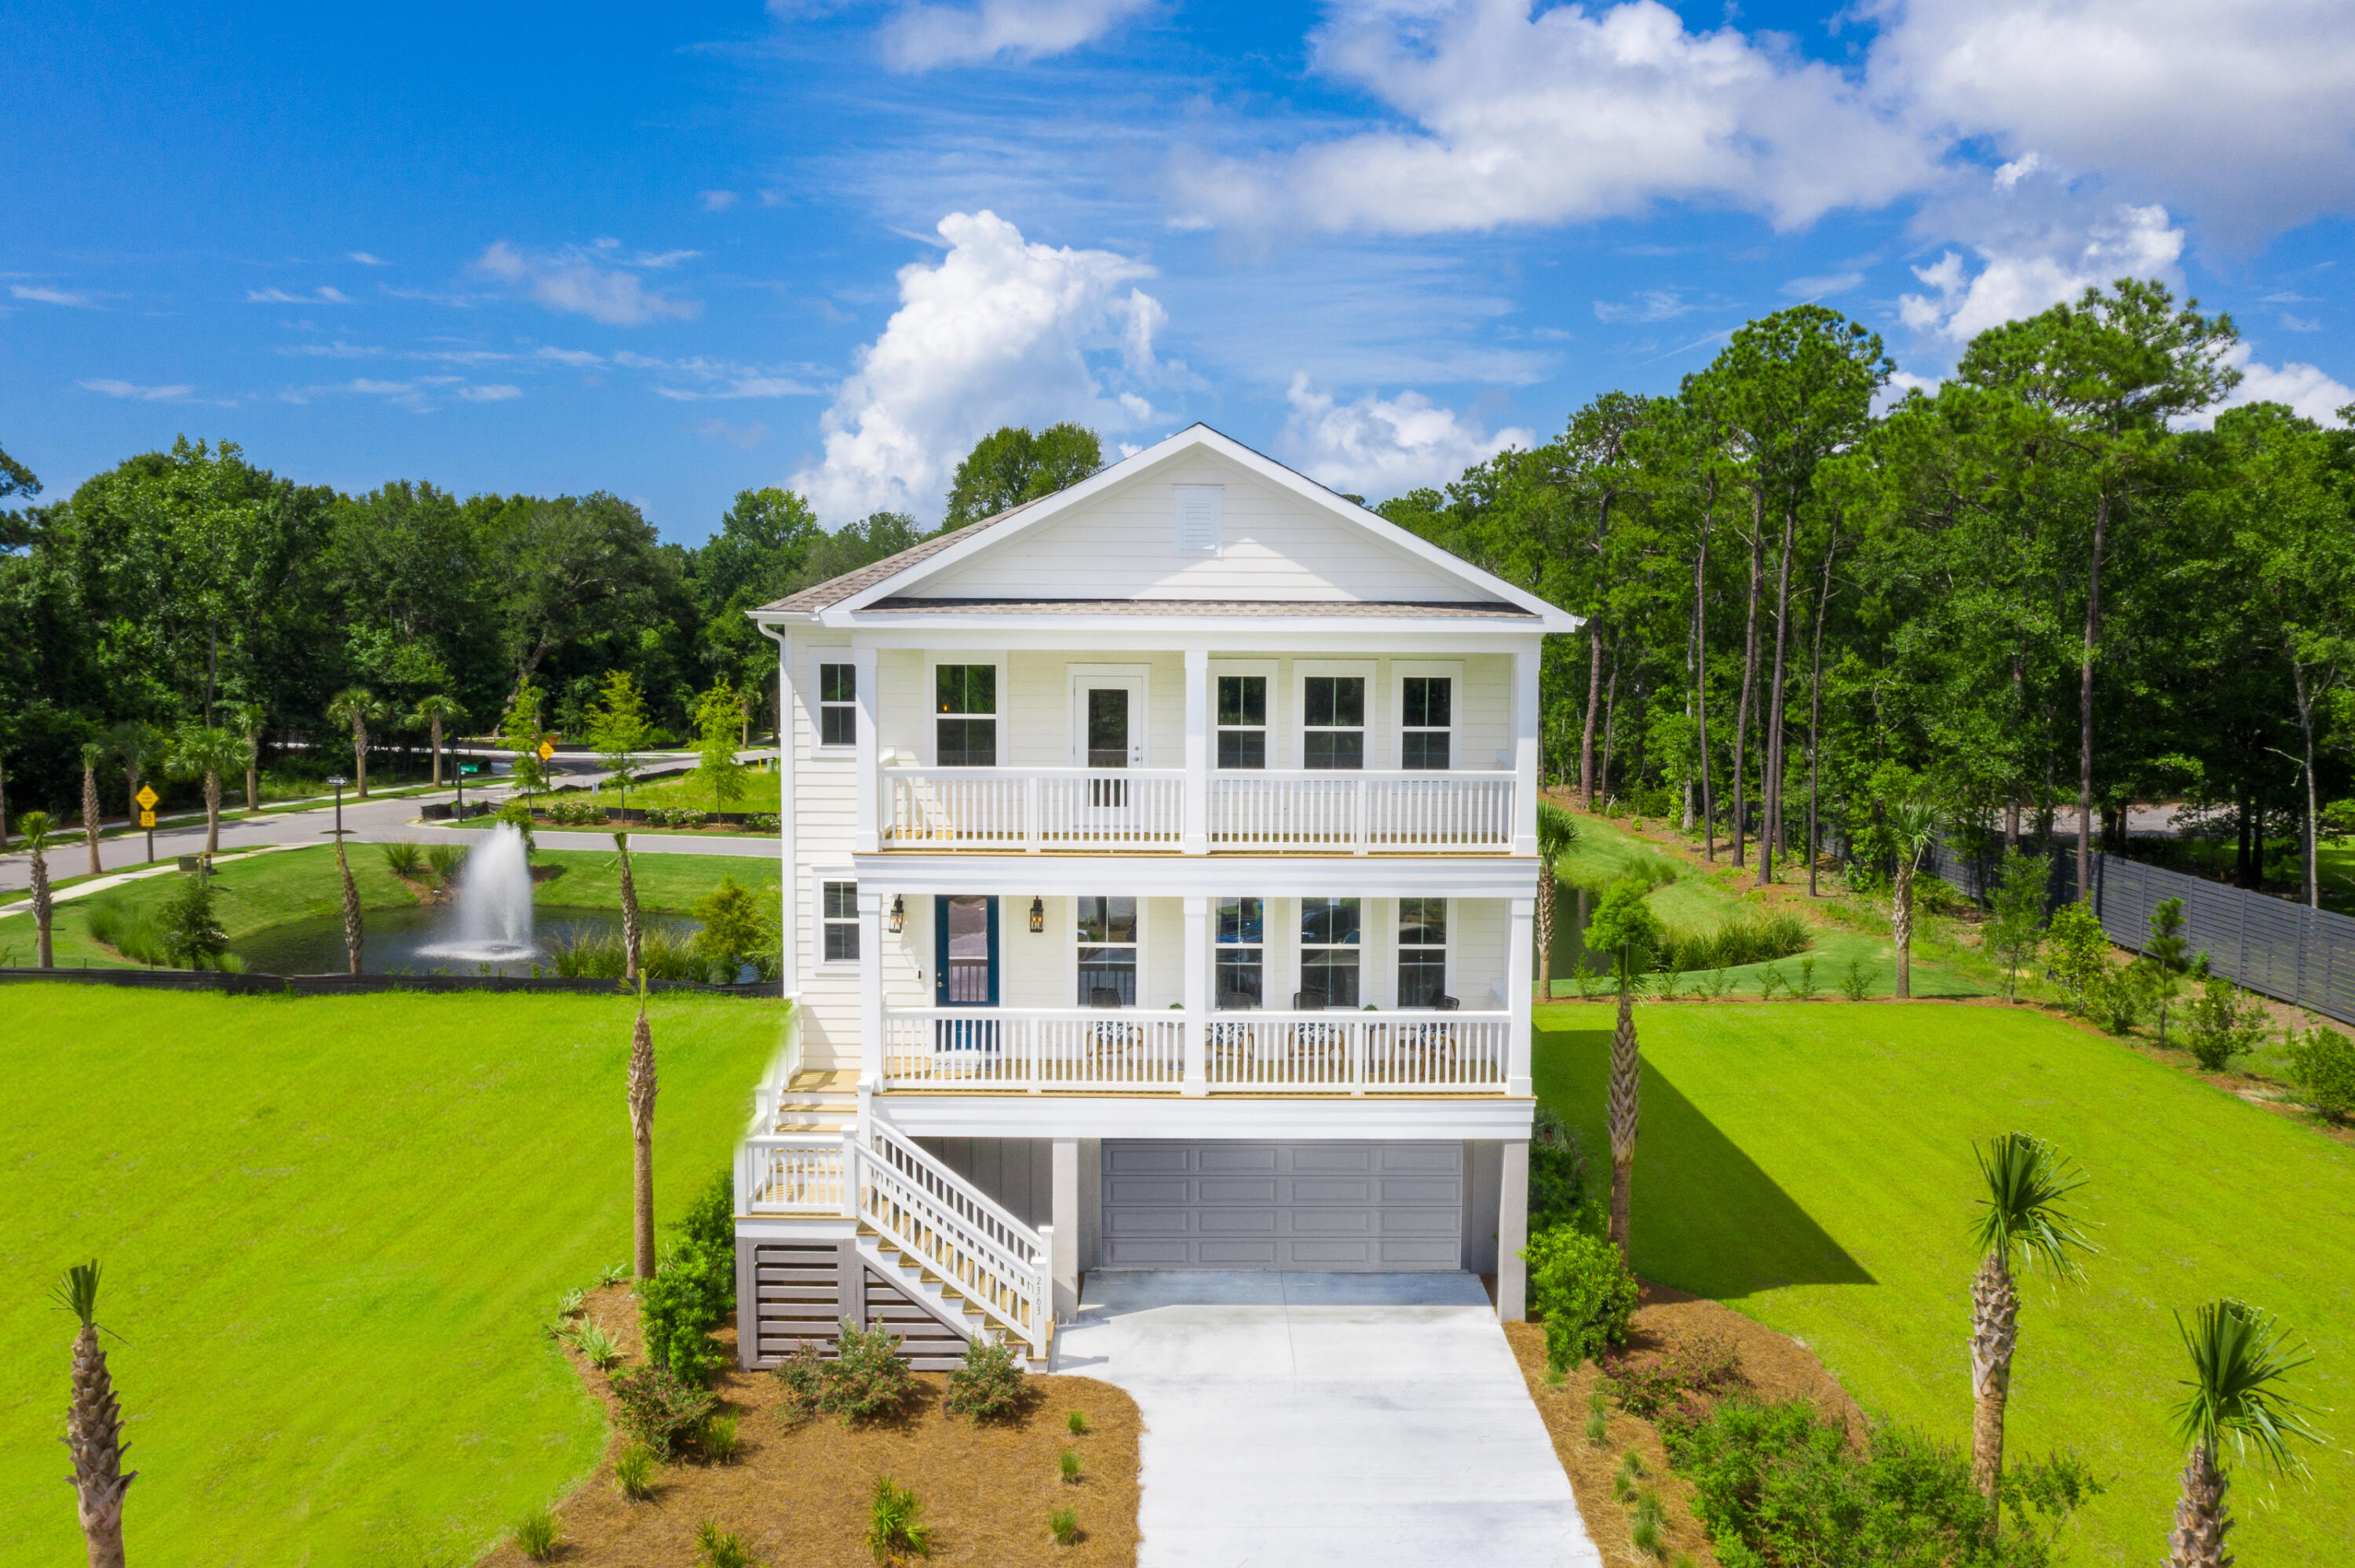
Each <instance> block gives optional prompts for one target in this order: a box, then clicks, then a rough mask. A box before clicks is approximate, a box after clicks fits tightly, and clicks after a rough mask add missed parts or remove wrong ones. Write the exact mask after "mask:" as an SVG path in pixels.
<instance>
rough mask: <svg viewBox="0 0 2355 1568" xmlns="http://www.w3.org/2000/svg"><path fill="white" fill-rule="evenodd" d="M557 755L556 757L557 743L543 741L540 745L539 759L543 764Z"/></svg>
mask: <svg viewBox="0 0 2355 1568" xmlns="http://www.w3.org/2000/svg"><path fill="white" fill-rule="evenodd" d="M555 755H556V743H555V742H554V741H552V740H543V741H541V742H540V743H539V759H540V760H541V761H542V762H545V761H547V760H548V759H549V758H551V757H553V756H555Z"/></svg>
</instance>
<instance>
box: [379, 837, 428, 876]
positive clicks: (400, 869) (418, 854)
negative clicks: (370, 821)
mask: <svg viewBox="0 0 2355 1568" xmlns="http://www.w3.org/2000/svg"><path fill="white" fill-rule="evenodd" d="M377 849H378V852H379V853H382V854H383V856H384V864H385V869H386V870H388V871H389V872H391V873H392V874H393V875H395V876H412V877H413V876H415V875H417V874H419V873H420V872H421V871H423V870H424V869H425V852H424V851H423V850H421V849H419V848H418V847H417V846H416V845H415V844H413V843H410V842H407V841H406V840H396V841H395V842H391V843H389V844H378V845H377Z"/></svg>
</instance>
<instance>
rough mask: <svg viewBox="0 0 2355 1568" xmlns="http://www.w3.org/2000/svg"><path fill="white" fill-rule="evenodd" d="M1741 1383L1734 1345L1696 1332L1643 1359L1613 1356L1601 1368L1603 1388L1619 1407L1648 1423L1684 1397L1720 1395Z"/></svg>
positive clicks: (1737, 1354)
mask: <svg viewBox="0 0 2355 1568" xmlns="http://www.w3.org/2000/svg"><path fill="white" fill-rule="evenodd" d="M1741 1383H1742V1353H1741V1351H1737V1350H1735V1349H1734V1347H1733V1341H1732V1340H1725V1339H1721V1338H1720V1337H1718V1336H1717V1335H1715V1334H1696V1335H1694V1336H1692V1337H1691V1338H1690V1339H1687V1340H1678V1342H1677V1343H1676V1344H1675V1345H1674V1346H1672V1347H1670V1349H1669V1350H1668V1352H1667V1353H1666V1354H1664V1355H1658V1356H1654V1357H1651V1358H1650V1359H1648V1360H1646V1361H1633V1360H1630V1359H1628V1358H1625V1357H1621V1358H1618V1359H1617V1360H1615V1361H1613V1362H1612V1363H1611V1365H1610V1366H1609V1367H1608V1368H1606V1369H1605V1377H1604V1384H1603V1386H1604V1388H1606V1389H1608V1390H1609V1391H1610V1392H1611V1394H1612V1396H1613V1397H1614V1398H1615V1399H1617V1400H1618V1401H1619V1404H1620V1407H1621V1408H1622V1409H1625V1411H1627V1412H1628V1413H1629V1414H1635V1415H1640V1416H1643V1417H1644V1418H1645V1419H1646V1420H1650V1419H1651V1418H1653V1417H1655V1416H1657V1415H1658V1414H1660V1413H1661V1412H1662V1411H1664V1410H1667V1409H1668V1408H1670V1407H1671V1406H1673V1405H1676V1404H1678V1403H1679V1402H1681V1401H1683V1400H1684V1399H1685V1398H1686V1397H1687V1396H1688V1395H1690V1394H1696V1393H1707V1394H1716V1393H1724V1392H1725V1391H1726V1390H1728V1389H1731V1388H1734V1387H1738V1386H1739V1385H1740V1384H1741Z"/></svg>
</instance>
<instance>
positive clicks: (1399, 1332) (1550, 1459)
mask: <svg viewBox="0 0 2355 1568" xmlns="http://www.w3.org/2000/svg"><path fill="white" fill-rule="evenodd" d="M1058 1340H1059V1343H1058V1345H1057V1353H1056V1370H1057V1371H1058V1372H1068V1373H1072V1374H1075V1375H1078V1376H1082V1377H1095V1378H1102V1379H1103V1380H1104V1381H1105V1382H1107V1383H1114V1384H1116V1385H1118V1386H1119V1387H1121V1388H1123V1389H1125V1390H1126V1391H1127V1392H1128V1393H1129V1394H1130V1396H1131V1397H1133V1398H1134V1399H1135V1401H1136V1403H1137V1405H1138V1408H1139V1409H1140V1410H1141V1411H1142V1412H1143V1413H1144V1415H1145V1421H1146V1433H1145V1436H1144V1439H1143V1462H1144V1477H1143V1483H1144V1487H1143V1498H1142V1501H1141V1503H1140V1505H1139V1513H1138V1520H1137V1522H1138V1525H1139V1528H1140V1530H1141V1531H1142V1533H1143V1535H1144V1541H1143V1542H1142V1544H1141V1545H1140V1546H1139V1548H1138V1552H1137V1562H1138V1563H1139V1564H1140V1568H1195V1565H1198V1564H1216V1565H1218V1568H1242V1565H1246V1564H1268V1565H1270V1568H1273V1565H1274V1564H1279V1563H1280V1564H1285V1565H1287V1568H1297V1565H1316V1564H1327V1563H1329V1564H1333V1565H1335V1568H1339V1565H1342V1564H1348V1565H1350V1568H1368V1565H1382V1564H1393V1563H1394V1564H1398V1565H1400V1568H1410V1565H1411V1568H1428V1565H1429V1564H1431V1563H1459V1562H1492V1563H1515V1564H1518V1565H1526V1568H1600V1564H1601V1563H1602V1561H1603V1559H1602V1554H1601V1553H1600V1552H1598V1551H1597V1550H1596V1548H1595V1546H1594V1543H1593V1541H1592V1540H1590V1539H1589V1538H1588V1535H1587V1532H1586V1529H1585V1526H1584V1524H1583V1523H1582V1521H1581V1520H1580V1518H1579V1514H1578V1504H1577V1502H1576V1501H1575V1500H1574V1499H1572V1496H1571V1490H1570V1481H1569V1479H1568V1478H1567V1477H1565V1476H1564V1475H1563V1474H1562V1469H1561V1462H1560V1461H1559V1460H1558V1459H1556V1458H1555V1457H1554V1452H1553V1445H1552V1442H1551V1440H1550V1438H1549V1437H1548V1436H1547V1435H1546V1430H1545V1425H1544V1423H1543V1422H1541V1421H1540V1419H1539V1417H1538V1413H1537V1410H1536V1408H1535V1407H1534V1406H1533V1405H1531V1404H1530V1403H1529V1391H1528V1389H1527V1387H1526V1385H1525V1384H1524V1383H1522V1380H1521V1374H1520V1369H1519V1367H1518V1364H1517V1363H1516V1362H1515V1361H1514V1360H1513V1354H1512V1351H1511V1349H1510V1348H1509V1347H1508V1345H1507V1344H1506V1343H1505V1336H1504V1331H1503V1330H1502V1329H1501V1328H1500V1327H1499V1326H1498V1324H1497V1319H1496V1314H1495V1310H1494V1308H1491V1307H1490V1306H1489V1303H1488V1298H1487V1292H1486V1291H1485V1290H1484V1289H1483V1288H1482V1287H1481V1284H1480V1281H1479V1279H1478V1278H1477V1277H1475V1276H1473V1275H1469V1274H1313V1273H1283V1272H1266V1273H1216V1272H1188V1273H1109V1272H1099V1273H1094V1274H1091V1275H1090V1276H1088V1278H1087V1281H1086V1287H1085V1289H1084V1292H1083V1294H1082V1302H1081V1306H1080V1312H1079V1319H1078V1321H1077V1322H1076V1323H1075V1324H1073V1325H1072V1326H1071V1327H1070V1328H1068V1329H1066V1330H1062V1331H1061V1332H1060V1334H1059V1335H1058Z"/></svg>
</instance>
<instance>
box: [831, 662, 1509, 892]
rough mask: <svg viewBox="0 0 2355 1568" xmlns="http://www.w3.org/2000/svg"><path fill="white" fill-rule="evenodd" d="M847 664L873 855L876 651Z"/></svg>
mask: <svg viewBox="0 0 2355 1568" xmlns="http://www.w3.org/2000/svg"><path fill="white" fill-rule="evenodd" d="M850 665H851V668H852V669H853V670H854V671H856V672H857V677H856V678H857V680H858V836H857V838H856V840H855V841H854V842H853V843H852V845H851V848H852V850H853V852H854V853H858V854H873V853H875V852H876V850H877V849H878V848H879V847H880V845H879V828H878V824H879V822H880V821H881V820H882V810H883V774H882V771H881V769H880V768H878V767H877V766H876V762H875V751H876V747H875V715H877V713H878V712H879V711H880V709H879V701H880V697H881V694H880V693H879V692H878V691H877V690H876V689H875V650H874V649H872V648H853V649H852V650H851V651H850ZM1531 853H1535V852H1534V851H1532V852H1531Z"/></svg>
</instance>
